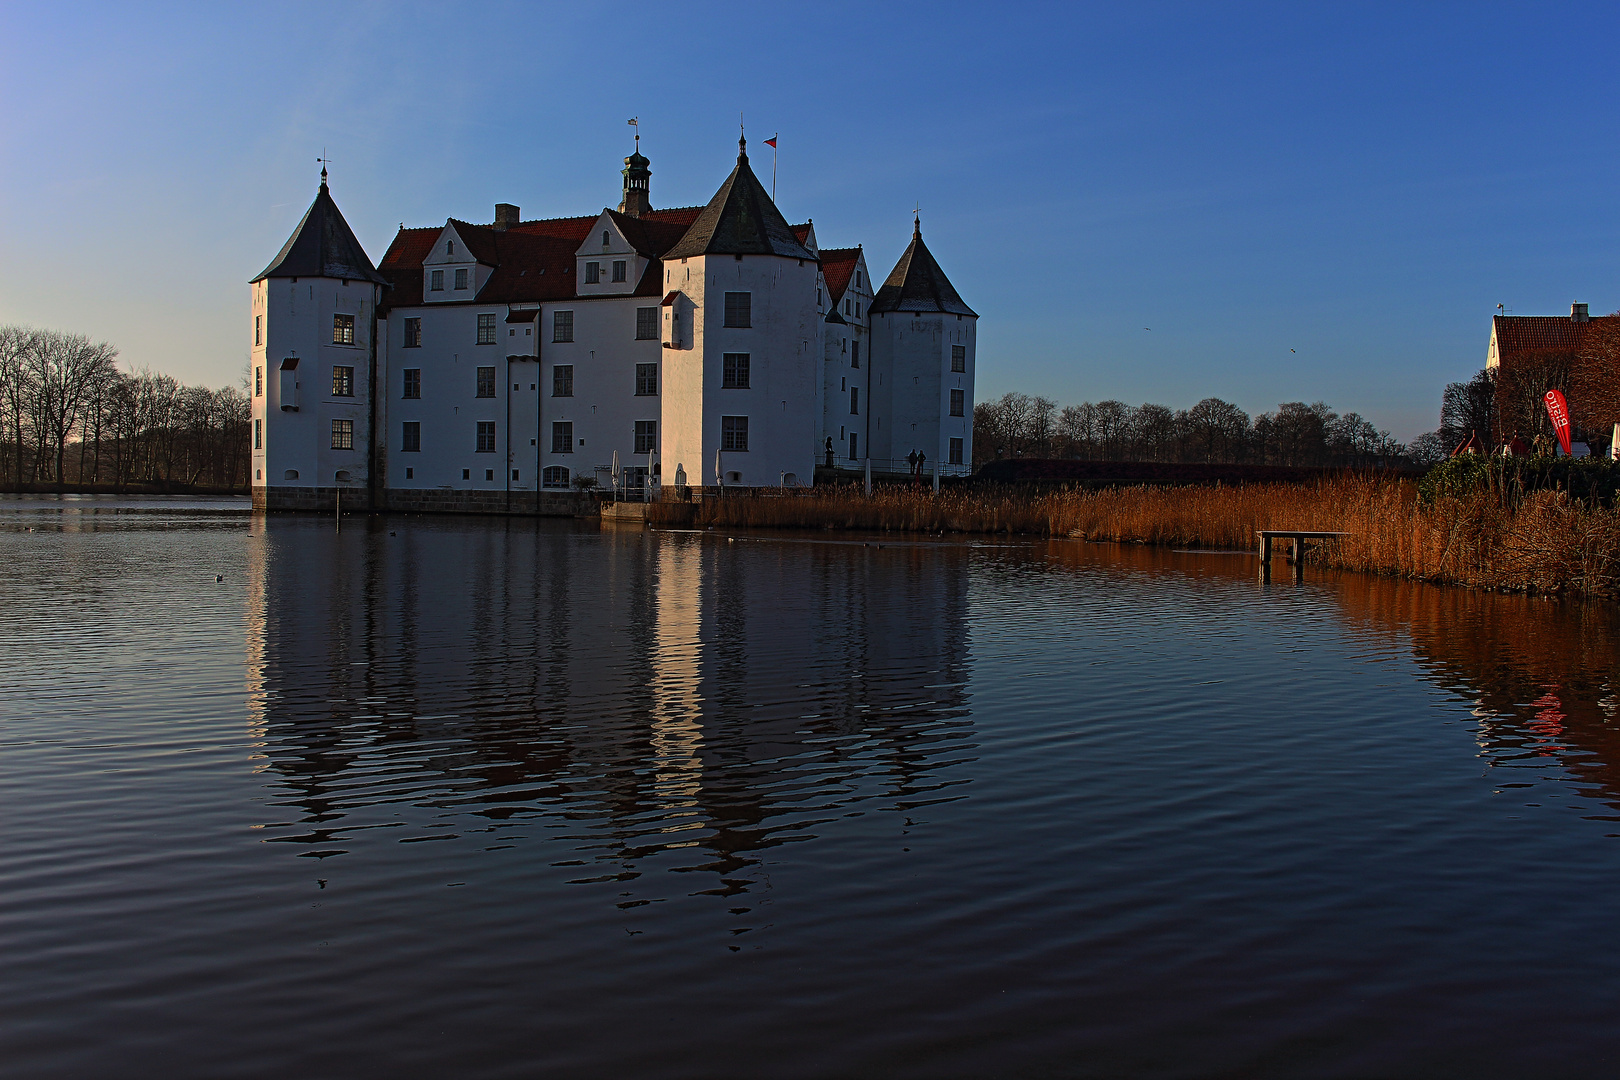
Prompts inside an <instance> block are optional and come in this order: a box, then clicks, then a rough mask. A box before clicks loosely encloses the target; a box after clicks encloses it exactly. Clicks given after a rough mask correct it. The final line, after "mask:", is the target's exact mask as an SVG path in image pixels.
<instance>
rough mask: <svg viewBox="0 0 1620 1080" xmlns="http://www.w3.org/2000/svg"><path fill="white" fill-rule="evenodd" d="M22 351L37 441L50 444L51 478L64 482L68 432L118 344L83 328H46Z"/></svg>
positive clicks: (43, 445) (110, 364)
mask: <svg viewBox="0 0 1620 1080" xmlns="http://www.w3.org/2000/svg"><path fill="white" fill-rule="evenodd" d="M25 356H26V360H25V363H26V364H27V366H28V369H29V371H30V373H31V374H32V376H33V382H34V395H35V410H34V412H35V416H36V418H37V421H38V424H39V428H40V430H39V439H40V447H41V449H42V450H43V449H45V448H46V447H48V448H49V449H50V451H51V453H52V455H53V456H54V459H55V463H56V470H55V476H54V479H55V480H56V483H57V485H58V486H59V487H61V486H63V485H65V484H66V482H67V473H66V470H65V468H64V465H65V458H66V457H67V444H68V437H69V436H70V435H71V434H73V431H74V428H75V427H76V426H77V424H78V423H79V420H80V418H81V414H82V412H83V409H84V407H85V404H86V402H87V401H88V400H89V398H90V396H91V393H92V388H93V387H94V386H95V385H96V383H97V382H98V381H99V380H101V379H104V378H106V376H107V373H108V372H109V371H112V370H115V369H114V368H113V360H114V358H116V357H117V356H118V350H117V349H115V348H113V347H112V346H111V345H109V344H107V343H106V342H105V341H100V342H92V341H91V340H90V339H89V338H87V337H85V336H84V335H82V334H63V333H59V332H57V331H46V332H44V333H40V334H36V335H34V337H33V339H32V344H31V347H30V348H29V349H28V350H27V351H26V353H25Z"/></svg>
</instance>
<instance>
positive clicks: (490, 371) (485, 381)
mask: <svg viewBox="0 0 1620 1080" xmlns="http://www.w3.org/2000/svg"><path fill="white" fill-rule="evenodd" d="M478 396H479V397H494V396H495V369H494V368H493V367H481V368H479V369H478Z"/></svg>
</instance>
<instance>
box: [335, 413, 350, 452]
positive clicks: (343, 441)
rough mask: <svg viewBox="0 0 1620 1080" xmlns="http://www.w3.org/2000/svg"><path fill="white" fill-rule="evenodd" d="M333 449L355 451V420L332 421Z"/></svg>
mask: <svg viewBox="0 0 1620 1080" xmlns="http://www.w3.org/2000/svg"><path fill="white" fill-rule="evenodd" d="M332 449H334V450H353V449H354V421H353V420H334V421H332Z"/></svg>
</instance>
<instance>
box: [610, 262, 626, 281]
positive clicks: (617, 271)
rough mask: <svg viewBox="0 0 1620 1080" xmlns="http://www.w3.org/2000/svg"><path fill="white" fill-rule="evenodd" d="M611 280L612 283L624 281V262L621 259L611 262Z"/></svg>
mask: <svg viewBox="0 0 1620 1080" xmlns="http://www.w3.org/2000/svg"><path fill="white" fill-rule="evenodd" d="M613 280H614V281H623V280H624V260H623V259H614V260H613Z"/></svg>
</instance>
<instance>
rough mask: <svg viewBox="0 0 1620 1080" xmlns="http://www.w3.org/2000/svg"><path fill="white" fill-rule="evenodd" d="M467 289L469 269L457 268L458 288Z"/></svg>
mask: <svg viewBox="0 0 1620 1080" xmlns="http://www.w3.org/2000/svg"><path fill="white" fill-rule="evenodd" d="M466 287H467V268H466V267H465V266H461V267H457V268H456V288H458V289H465V288H466Z"/></svg>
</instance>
